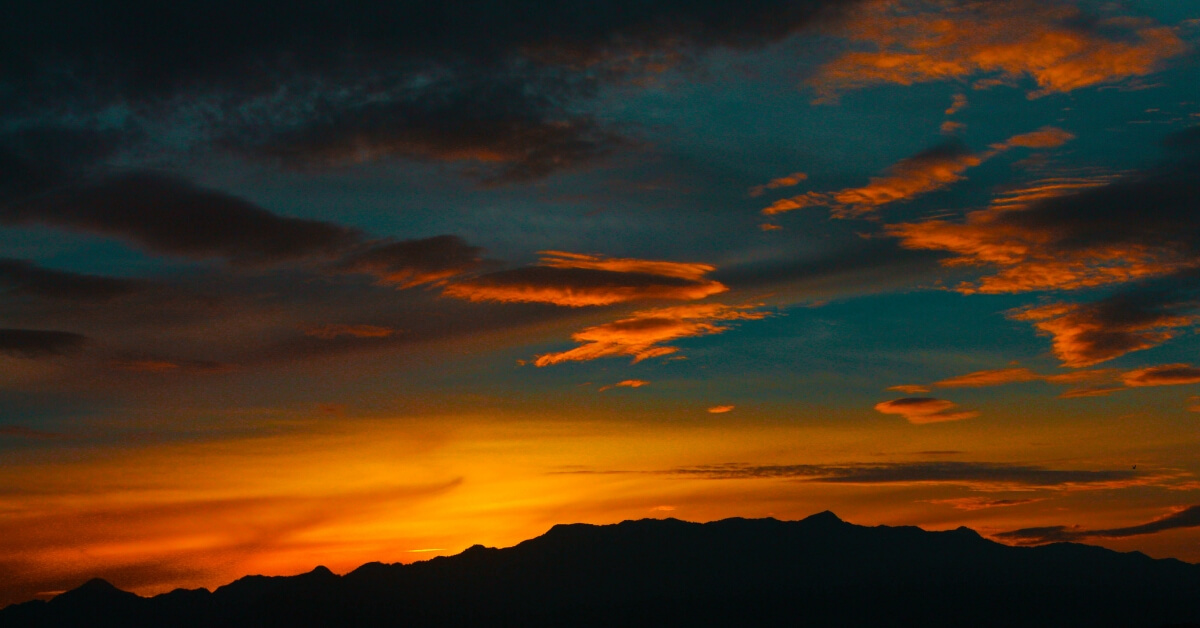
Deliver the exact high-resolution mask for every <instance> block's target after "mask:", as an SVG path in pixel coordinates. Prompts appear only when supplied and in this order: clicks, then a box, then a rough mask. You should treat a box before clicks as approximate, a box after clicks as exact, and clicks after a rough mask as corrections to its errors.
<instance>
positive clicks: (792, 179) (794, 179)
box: [748, 172, 808, 197]
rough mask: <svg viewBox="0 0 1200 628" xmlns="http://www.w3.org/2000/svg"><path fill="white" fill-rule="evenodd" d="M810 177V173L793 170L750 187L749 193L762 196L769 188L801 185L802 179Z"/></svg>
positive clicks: (775, 188)
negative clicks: (790, 172)
mask: <svg viewBox="0 0 1200 628" xmlns="http://www.w3.org/2000/svg"><path fill="white" fill-rule="evenodd" d="M807 178H808V175H807V174H805V173H803V172H793V173H792V174H789V175H787V176H783V177H779V178H777V179H771V180H770V181H768V182H766V183H764V184H762V185H756V186H754V187H752V188H750V190H749V192H748V194H749V195H750V196H752V197H758V196H762V195H763V194H764V193H765V192H766V191H767V190H778V189H779V188H790V187H792V186H794V185H799V184H800V182H801V181H804V180H805V179H807Z"/></svg>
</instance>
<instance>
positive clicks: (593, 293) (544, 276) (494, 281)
mask: <svg viewBox="0 0 1200 628" xmlns="http://www.w3.org/2000/svg"><path fill="white" fill-rule="evenodd" d="M714 270H716V268H715V267H714V266H710V265H708V264H699V263H685V262H666V261H655V260H641V259H627V258H610V257H605V256H602V255H585V254H579V253H566V252H562V251H544V252H543V253H542V259H541V260H540V261H539V262H538V263H537V264H536V265H534V266H527V267H524V268H515V269H511V270H502V271H498V272H494V273H488V274H485V275H481V276H477V277H472V278H469V279H464V280H461V281H456V282H454V283H451V284H449V285H447V286H446V288H445V289H444V291H443V292H444V294H446V295H447V296H452V297H456V298H460V299H466V300H469V301H498V302H502V303H552V304H554V305H563V306H569V307H586V306H601V305H613V304H616V303H624V302H627V301H636V300H653V299H667V300H696V299H703V298H704V297H707V296H711V295H714V294H719V293H721V292H725V291H726V290H728V288H727V287H726V286H725V285H724V284H722V283H721V282H719V281H714V280H712V279H708V278H707V277H706V276H705V275H707V274H708V273H710V272H712V271H714Z"/></svg>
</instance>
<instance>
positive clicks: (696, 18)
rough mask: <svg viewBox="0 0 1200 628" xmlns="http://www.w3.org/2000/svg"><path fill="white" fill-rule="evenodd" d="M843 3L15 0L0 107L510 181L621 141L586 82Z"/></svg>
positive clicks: (0, 28) (759, 34)
mask: <svg viewBox="0 0 1200 628" xmlns="http://www.w3.org/2000/svg"><path fill="white" fill-rule="evenodd" d="M857 2H858V0H751V1H748V2H726V1H713V0H709V1H706V2H682V1H679V0H671V1H668V2H632V1H621V2H617V3H603V4H595V3H591V2H559V3H540V2H532V1H526V0H522V1H518V2H511V1H503V2H502V1H498V0H477V1H474V2H467V3H457V4H441V3H428V2H415V1H400V2H382V1H376V2H368V3H360V4H357V5H356V6H355V8H354V10H346V8H345V7H342V6H339V5H335V4H327V3H299V4H297V3H284V2H279V1H278V0H267V1H259V2H251V3H249V4H246V3H230V2H209V3H199V2H179V3H157V2H146V1H139V0H124V1H118V2H106V3H99V4H97V3H92V2H80V1H78V0H75V1H72V0H59V1H51V2H45V3H33V2H22V3H20V5H19V6H18V7H16V8H15V10H13V11H11V12H10V15H9V16H8V19H6V20H5V22H4V24H3V25H0V68H3V69H0V112H4V111H9V112H13V113H17V114H20V115H34V114H39V115H40V114H44V113H46V112H59V113H63V114H77V113H80V112H83V113H86V114H91V115H99V112H102V111H104V109H105V107H106V106H108V105H112V104H116V103H120V104H121V105H122V106H127V107H130V108H131V110H132V111H133V112H134V113H135V115H138V116H151V117H153V116H156V115H162V114H164V113H167V112H169V111H171V110H172V109H174V108H176V107H177V106H178V105H179V104H180V103H181V102H182V100H181V98H186V99H187V100H191V101H194V102H204V103H206V106H207V107H208V108H209V110H211V111H212V112H214V113H215V115H211V116H207V117H206V119H205V125H206V130H207V133H209V134H211V136H212V137H211V139H214V140H216V141H217V142H218V143H219V144H223V145H226V146H228V147H231V148H234V149H235V150H237V151H239V152H242V153H243V154H248V155H254V156H259V157H262V158H266V159H270V160H273V161H277V162H280V163H282V164H284V165H286V166H289V167H302V168H316V167H328V166H337V165H345V164H350V163H358V162H364V161H371V160H377V159H382V158H391V157H403V158H409V159H419V160H429V161H465V162H469V163H471V164H472V166H471V168H470V169H469V172H468V173H469V174H473V175H475V177H476V178H478V179H481V180H483V181H485V182H490V183H506V182H511V181H522V180H528V179H533V178H538V177H542V176H545V175H547V174H550V173H551V172H554V171H557V170H561V169H564V168H568V169H569V168H574V167H577V166H579V165H581V164H584V163H587V162H589V161H591V160H593V159H594V158H596V157H598V156H600V155H603V154H605V153H606V152H608V151H609V150H611V149H612V148H613V147H615V146H617V145H619V144H620V143H621V141H620V140H619V139H618V136H617V135H616V134H614V133H613V132H611V131H607V130H604V129H602V128H600V125H599V124H598V123H597V122H596V121H595V120H593V119H592V118H591V117H590V116H589V115H587V114H586V113H583V112H581V111H580V107H579V106H578V105H579V104H580V103H583V102H586V101H588V99H589V98H590V97H591V96H592V95H594V94H595V91H596V89H597V87H598V86H599V85H601V84H603V83H606V82H608V81H611V80H614V79H619V78H620V77H625V76H630V75H636V74H640V73H644V72H647V71H656V70H654V69H648V68H651V66H654V67H659V66H661V60H660V59H659V57H661V56H663V55H667V56H671V57H673V58H675V57H678V56H679V55H680V54H686V53H687V52H689V51H703V50H705V49H709V48H712V47H718V46H725V47H745V48H748V47H758V46H763V45H766V44H768V43H771V42H774V41H778V40H779V39H781V38H783V37H786V36H787V35H789V34H791V33H793V32H795V31H796V30H798V29H800V28H802V27H804V26H806V25H808V24H810V23H812V22H814V21H815V20H820V19H823V18H827V17H832V16H834V15H836V14H837V13H838V12H839V11H840V9H841V8H842V7H843V6H846V5H850V4H855V3H857ZM655 64H658V65H655ZM280 94H287V96H288V97H287V98H285V99H283V100H282V101H281V100H279V99H278V98H277V97H278V96H279V95H280ZM284 101H286V102H284Z"/></svg>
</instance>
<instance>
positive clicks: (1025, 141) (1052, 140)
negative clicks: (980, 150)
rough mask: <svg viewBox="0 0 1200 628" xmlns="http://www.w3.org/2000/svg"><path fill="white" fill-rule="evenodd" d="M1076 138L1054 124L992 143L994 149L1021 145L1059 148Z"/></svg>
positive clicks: (1023, 146) (1025, 146) (1005, 148)
mask: <svg viewBox="0 0 1200 628" xmlns="http://www.w3.org/2000/svg"><path fill="white" fill-rule="evenodd" d="M1073 139H1075V135H1073V134H1071V133H1068V132H1066V131H1064V130H1062V129H1058V128H1055V127H1052V126H1047V127H1042V128H1041V129H1038V130H1037V131H1033V132H1032V133H1022V134H1020V135H1014V136H1012V137H1010V138H1008V140H1006V141H1004V142H1001V143H999V144H992V148H993V149H994V150H1008V149H1010V148H1015V147H1017V146H1020V147H1022V148H1057V147H1059V146H1062V145H1063V144H1066V143H1067V142H1069V141H1071V140H1073Z"/></svg>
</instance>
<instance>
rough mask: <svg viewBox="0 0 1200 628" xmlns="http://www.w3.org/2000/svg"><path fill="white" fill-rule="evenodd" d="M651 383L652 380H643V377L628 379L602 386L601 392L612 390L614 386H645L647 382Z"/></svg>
mask: <svg viewBox="0 0 1200 628" xmlns="http://www.w3.org/2000/svg"><path fill="white" fill-rule="evenodd" d="M649 383H650V382H647V381H645V380H641V379H627V380H624V381H621V382H617V383H615V384H612V385H611V386H602V387H601V388H600V390H599V392H604V391H606V390H611V389H613V388H641V387H642V386H645V385H646V384H649Z"/></svg>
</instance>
